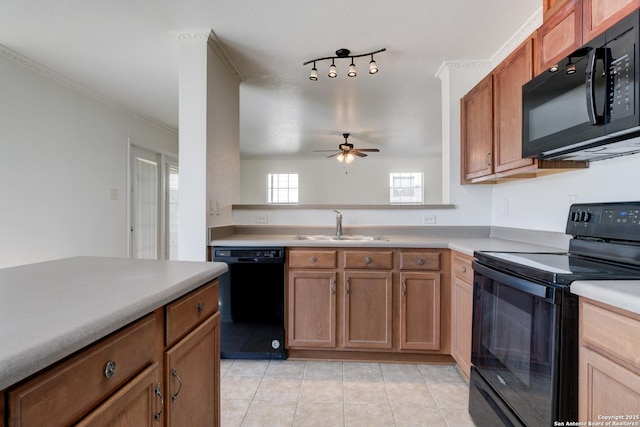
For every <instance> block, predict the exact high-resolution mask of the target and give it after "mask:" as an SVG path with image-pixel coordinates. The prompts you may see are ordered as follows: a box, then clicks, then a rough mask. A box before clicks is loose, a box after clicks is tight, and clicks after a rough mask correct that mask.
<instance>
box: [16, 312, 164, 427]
mask: <svg viewBox="0 0 640 427" xmlns="http://www.w3.org/2000/svg"><path fill="white" fill-rule="evenodd" d="M156 327H157V325H156V321H155V317H154V316H153V315H150V316H147V317H145V318H143V319H141V320H139V321H137V322H135V323H133V324H132V325H131V326H129V327H127V328H125V329H123V330H121V331H119V332H116V333H115V334H114V335H111V336H109V337H107V338H105V339H104V340H102V341H100V342H98V343H97V344H94V345H93V346H91V347H89V348H88V349H86V350H83V351H82V352H80V353H78V354H77V355H75V356H72V357H71V358H70V359H67V360H66V361H64V362H62V363H61V364H59V365H57V366H55V367H52V368H50V369H48V370H46V371H45V372H44V373H42V374H41V375H38V376H36V377H34V378H33V379H31V380H29V381H27V382H26V383H24V384H22V385H20V386H18V387H16V388H14V389H12V390H11V391H9V393H8V396H9V418H8V421H9V426H12V427H17V426H38V427H44V426H57V425H66V424H71V423H74V422H76V421H78V420H79V419H80V418H81V417H82V416H84V415H85V414H86V412H87V411H88V410H89V409H90V408H92V407H93V406H95V405H96V404H97V403H99V402H100V401H101V400H102V399H104V398H106V397H107V396H109V395H110V394H111V393H113V392H114V391H115V390H117V389H118V388H119V387H122V386H123V385H124V384H125V383H126V382H127V381H128V380H129V379H131V378H132V377H133V376H134V375H135V374H137V373H138V372H140V371H141V370H142V369H143V368H144V367H145V366H146V365H148V364H149V363H151V361H152V360H153V358H154V356H155V354H156V341H155V339H156V331H157V329H156Z"/></svg>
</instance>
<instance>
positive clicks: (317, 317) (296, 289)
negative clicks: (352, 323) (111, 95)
mask: <svg viewBox="0 0 640 427" xmlns="http://www.w3.org/2000/svg"><path fill="white" fill-rule="evenodd" d="M288 278H289V280H288V284H287V347H303V348H304V347H307V348H335V347H336V320H337V319H336V314H337V313H336V273H335V272H334V271H326V272H324V271H290V272H289V276H288Z"/></svg>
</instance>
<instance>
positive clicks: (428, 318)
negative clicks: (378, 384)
mask: <svg viewBox="0 0 640 427" xmlns="http://www.w3.org/2000/svg"><path fill="white" fill-rule="evenodd" d="M446 253H447V252H446V251H443V250H437V249H420V250H418V249H412V250H404V249H383V248H348V249H335V248H318V249H315V248H290V249H288V258H287V259H288V264H287V285H286V288H287V327H286V328H287V343H286V345H287V348H288V350H289V352H290V354H291V353H294V354H295V357H336V358H340V357H344V358H351V359H352V360H353V359H356V358H363V359H364V358H366V357H367V356H366V354H369V355H371V358H374V359H375V358H380V357H385V358H388V357H396V356H397V358H396V359H393V360H398V361H401V360H404V359H402V357H403V356H407V355H415V354H419V355H421V356H420V357H422V356H423V355H431V356H438V357H440V356H441V355H448V353H449V349H450V344H449V340H450V338H449V335H450V332H449V327H450V322H449V313H450V311H449V308H448V307H449V305H450V295H449V294H450V292H449V289H450V288H449V287H448V285H447V287H446V291H443V289H444V288H443V285H442V281H443V279H442V277H443V272H442V271H441V268H443V266H446V268H447V271H446V273H445V276H444V277H445V280H446V282H447V283H448V281H449V279H448V276H449V271H448V269H449V262H448V259H449V258H448V257H447V256H444V254H446ZM327 254H330V255H331V256H326V255H327ZM323 259H327V260H330V262H320V261H319V260H323ZM310 260H313V261H310ZM334 260H335V261H334ZM443 302H444V303H443ZM443 304H444V305H446V306H447V308H446V309H445V313H446V314H443V311H442V305H443ZM443 316H446V318H447V319H446V321H445V322H444V323H443V321H442V317H443ZM443 337H446V338H443ZM312 351H316V352H323V353H313V354H312V353H310V352H312ZM345 351H349V352H351V353H349V354H348V355H346V354H347V353H344V352H345ZM338 352H343V353H338ZM391 353H394V355H393V356H392V355H391ZM341 355H342V356H341ZM383 355H384V356H383ZM407 357H408V356H407ZM448 357H449V356H446V357H444V358H440V359H437V360H438V361H445V360H446V359H447V358H448ZM407 360H409V359H407ZM411 360H414V361H415V360H423V359H416V358H414V359H411ZM433 360H436V359H433Z"/></svg>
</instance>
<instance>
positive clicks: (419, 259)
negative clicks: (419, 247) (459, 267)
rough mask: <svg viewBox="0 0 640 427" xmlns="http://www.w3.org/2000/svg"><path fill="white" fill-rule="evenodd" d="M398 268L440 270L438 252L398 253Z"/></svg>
mask: <svg viewBox="0 0 640 427" xmlns="http://www.w3.org/2000/svg"><path fill="white" fill-rule="evenodd" d="M400 268H401V269H403V270H440V252H424V251H423V252H413V251H403V252H401V253H400Z"/></svg>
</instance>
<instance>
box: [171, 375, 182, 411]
mask: <svg viewBox="0 0 640 427" xmlns="http://www.w3.org/2000/svg"><path fill="white" fill-rule="evenodd" d="M171 375H173V376H174V377H175V378H176V379H177V380H178V382H179V383H180V385H179V386H178V391H176V392H175V394H174V395H173V396H171V402H172V403H176V400H177V399H178V394H180V390H182V379H180V376H179V375H178V371H176V370H175V369H172V370H171Z"/></svg>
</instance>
